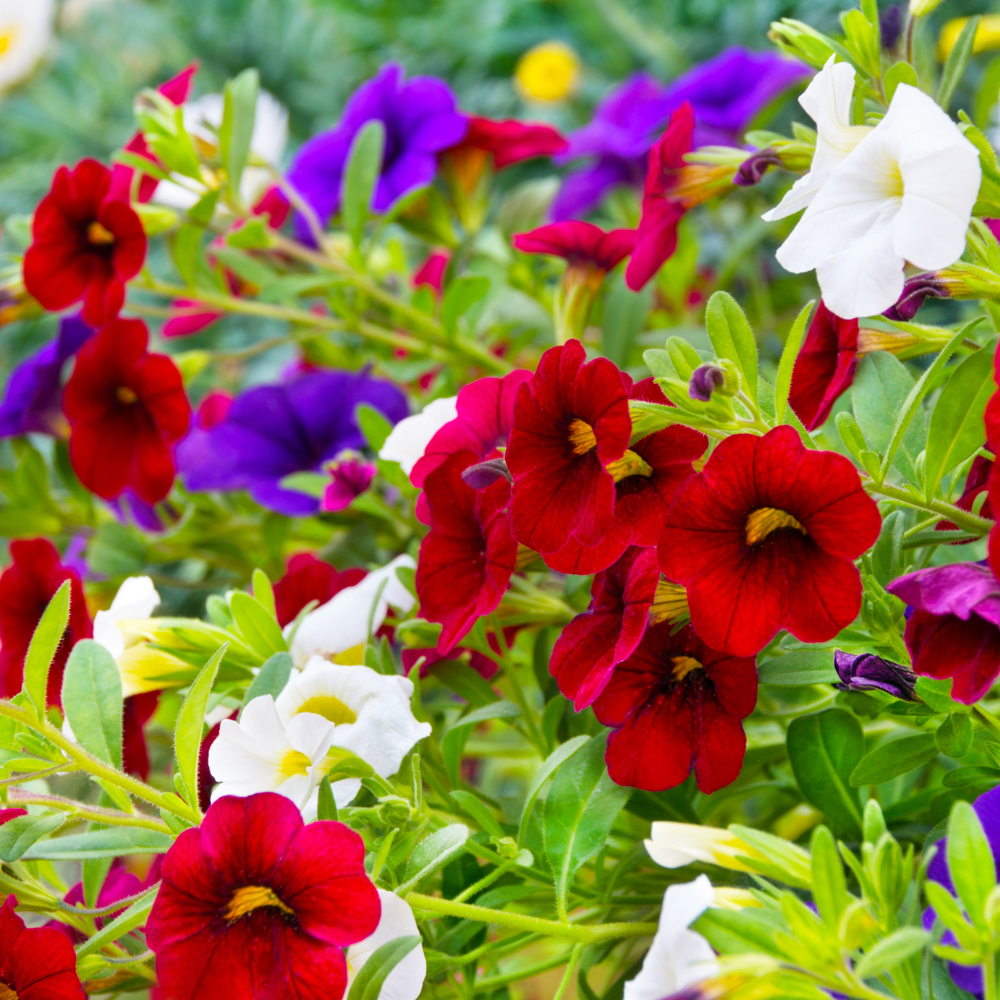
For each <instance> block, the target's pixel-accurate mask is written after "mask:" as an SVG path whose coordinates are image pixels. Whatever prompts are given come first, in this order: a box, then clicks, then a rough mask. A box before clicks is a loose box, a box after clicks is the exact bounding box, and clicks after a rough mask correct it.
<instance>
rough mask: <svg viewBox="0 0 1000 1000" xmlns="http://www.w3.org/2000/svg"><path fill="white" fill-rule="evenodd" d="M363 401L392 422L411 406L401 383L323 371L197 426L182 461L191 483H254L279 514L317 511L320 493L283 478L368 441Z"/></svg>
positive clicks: (253, 490)
mask: <svg viewBox="0 0 1000 1000" xmlns="http://www.w3.org/2000/svg"><path fill="white" fill-rule="evenodd" d="M359 403H367V404H368V405H369V406H372V407H374V408H375V409H376V410H378V411H379V412H380V413H381V414H383V416H385V418H386V419H387V420H388V421H389V422H390V423H392V424H395V423H397V422H398V421H400V420H402V419H403V417H405V416H406V415H407V412H408V408H407V405H406V398H405V397H404V395H403V393H402V392H400V390H399V389H397V388H396V387H395V386H394V385H391V384H390V383H389V382H383V381H381V380H380V379H375V378H372V377H371V376H370V375H368V374H367V372H348V371H323V372H316V373H314V374H310V375H304V376H302V377H301V378H298V379H295V380H294V381H292V382H288V383H284V384H277V385H261V386H256V387H254V388H252V389H248V390H247V391H246V392H244V393H242V394H241V395H239V396H238V397H237V398H236V399H235V400H234V401H233V405H232V407H231V408H230V410H229V412H228V413H227V415H226V417H225V419H223V420H221V421H220V422H219V423H217V424H216V425H215V426H214V427H212V428H211V429H210V430H201V429H199V428H195V429H194V430H192V431H191V433H190V434H189V435H188V436H187V437H186V438H185V439H184V440H183V441H182V442H181V443H180V444H179V445H178V446H177V451H176V457H177V468H178V470H179V472H180V474H181V476H182V477H183V478H184V482H185V484H186V485H187V488H188V489H189V490H223V491H227V490H249V491H250V495H251V496H252V497H253V498H254V500H256V501H257V503H259V504H261V505H262V506H264V507H267V508H269V509H270V510H274V511H277V512H278V513H279V514H288V515H289V516H292V517H295V516H305V515H308V514H314V513H316V511H317V510H319V500H318V499H317V498H316V497H312V496H307V495H306V494H304V493H299V492H297V491H295V490H289V489H285V488H283V487H282V486H281V485H280V483H281V480H282V479H284V478H285V477H286V476H289V475H291V474H292V473H293V472H318V471H320V470H321V469H322V467H323V464H324V463H325V462H328V461H329V460H330V459H332V458H335V457H336V456H337V455H339V454H340V452H342V451H344V450H347V449H354V450H358V449H360V448H362V447H364V445H365V439H364V436H363V435H362V433H361V431H360V430H359V428H358V424H357V419H356V417H355V411H356V410H357V407H358V404H359Z"/></svg>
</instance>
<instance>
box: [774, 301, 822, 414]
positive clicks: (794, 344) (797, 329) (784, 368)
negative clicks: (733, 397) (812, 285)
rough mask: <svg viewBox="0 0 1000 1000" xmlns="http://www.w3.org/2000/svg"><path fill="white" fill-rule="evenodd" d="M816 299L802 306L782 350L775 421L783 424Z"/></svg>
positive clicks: (775, 398) (775, 392)
mask: <svg viewBox="0 0 1000 1000" xmlns="http://www.w3.org/2000/svg"><path fill="white" fill-rule="evenodd" d="M815 304H816V300H815V299H812V300H811V301H809V302H808V303H806V305H804V306H803V307H802V310H801V311H800V312H799V314H798V316H796V318H795V322H794V323H793V324H792V328H791V330H789V331H788V338H787V339H786V340H785V349H784V350H783V351H782V352H781V361H780V362H779V364H778V378H777V380H776V381H775V383H774V422H775V423H777V424H782V423H784V422H785V408H786V407H787V406H788V393H789V390H790V389H791V388H792V371H793V370H794V368H795V360H796V358H798V356H799V351H800V350H801V349H802V341H803V340H804V339H805V335H806V330H807V329H808V328H809V316H810V314H811V313H812V308H813V306H814V305H815Z"/></svg>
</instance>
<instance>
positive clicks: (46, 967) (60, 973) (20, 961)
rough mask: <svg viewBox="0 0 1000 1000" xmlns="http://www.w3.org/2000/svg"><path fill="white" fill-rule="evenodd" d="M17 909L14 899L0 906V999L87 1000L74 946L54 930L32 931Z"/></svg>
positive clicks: (39, 929)
mask: <svg viewBox="0 0 1000 1000" xmlns="http://www.w3.org/2000/svg"><path fill="white" fill-rule="evenodd" d="M16 905H17V900H16V899H15V897H13V896H8V897H7V899H6V900H5V901H4V902H3V904H2V905H0V997H2V998H3V1000H84V992H83V989H82V988H81V986H80V979H79V977H78V976H77V974H76V952H74V951H73V944H72V942H71V941H70V940H69V938H67V937H66V935H65V934H62V933H60V932H59V931H57V930H55V929H54V928H52V927H38V928H35V929H33V930H29V929H28V928H27V927H25V926H24V921H23V920H22V919H21V918H20V917H19V916H18V915H17V914H16V913H15V912H14V907H15V906H16Z"/></svg>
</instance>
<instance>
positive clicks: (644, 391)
mask: <svg viewBox="0 0 1000 1000" xmlns="http://www.w3.org/2000/svg"><path fill="white" fill-rule="evenodd" d="M622 378H624V379H628V376H627V375H623V376H622ZM629 399H641V400H645V401H647V402H650V403H661V404H663V405H669V404H668V401H667V397H666V396H664V395H663V393H662V391H661V390H660V387H659V386H658V385H657V384H656V382H655V381H654V380H653V379H651V378H647V379H643V380H642V381H641V382H638V383H637V384H636V385H634V386H633V387H632V389H631V391H630V393H629ZM707 446H708V438H706V437H705V435H704V434H700V433H699V432H698V431H694V430H691V428H690V427H682V426H680V425H677V426H674V427H667V428H665V429H664V430H662V431H657V432H656V433H655V434H650V435H649V436H648V437H644V438H642V439H641V440H639V441H636V442H635V444H633V445H632V446H631V447H630V448H629V450H628V451H626V452H625V455H624V456H623V457H622V458H621V459H620V461H618V462H614V463H613V464H612V465H611V466H609V467H608V471H609V472H611V475H612V478H613V479H614V480H615V516H614V519H613V520H612V522H611V527H610V528H608V532H607V534H606V535H605V536H604V537H603V538H602V539H601V541H600V542H598V543H597V545H583V544H582V543H581V542H579V541H578V540H577V539H575V538H571V539H570V540H569V541H568V542H567V543H566V544H565V545H564V546H563V547H562V548H561V549H559V550H558V551H557V552H551V553H547V554H546V555H545V562H546V564H547V565H548V566H549V567H550V568H551V569H554V570H557V571H558V572H560V573H579V574H587V573H595V572H598V571H599V570H602V569H605V568H606V567H608V566H610V565H611V564H612V563H613V562H614V561H615V560H616V559H617V558H618V557H619V556H620V555H621V554H622V553H623V552H624V551H625V550H626V549H627V548H628V547H629V546H630V545H640V546H647V545H656V543H657V542H658V541H659V539H660V535H661V533H662V532H663V526H664V524H666V521H667V513H668V511H669V510H670V502H671V501H672V500H673V498H674V493H676V492H677V487H678V486H680V484H681V483H682V482H684V480H685V479H687V478H688V477H689V476H691V475H693V474H694V468H693V467H692V465H691V463H692V462H693V461H695V459H697V458H699V457H700V456H701V455H702V454H703V453H704V451H705V448H706V447H707Z"/></svg>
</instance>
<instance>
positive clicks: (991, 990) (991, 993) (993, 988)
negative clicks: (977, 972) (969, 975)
mask: <svg viewBox="0 0 1000 1000" xmlns="http://www.w3.org/2000/svg"><path fill="white" fill-rule="evenodd" d="M983 986H984V987H985V989H984V992H983V1000H997V968H996V955H995V954H994V953H993V952H992V951H991V952H990V953H989V954H988V955H987V956H986V961H985V962H983Z"/></svg>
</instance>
